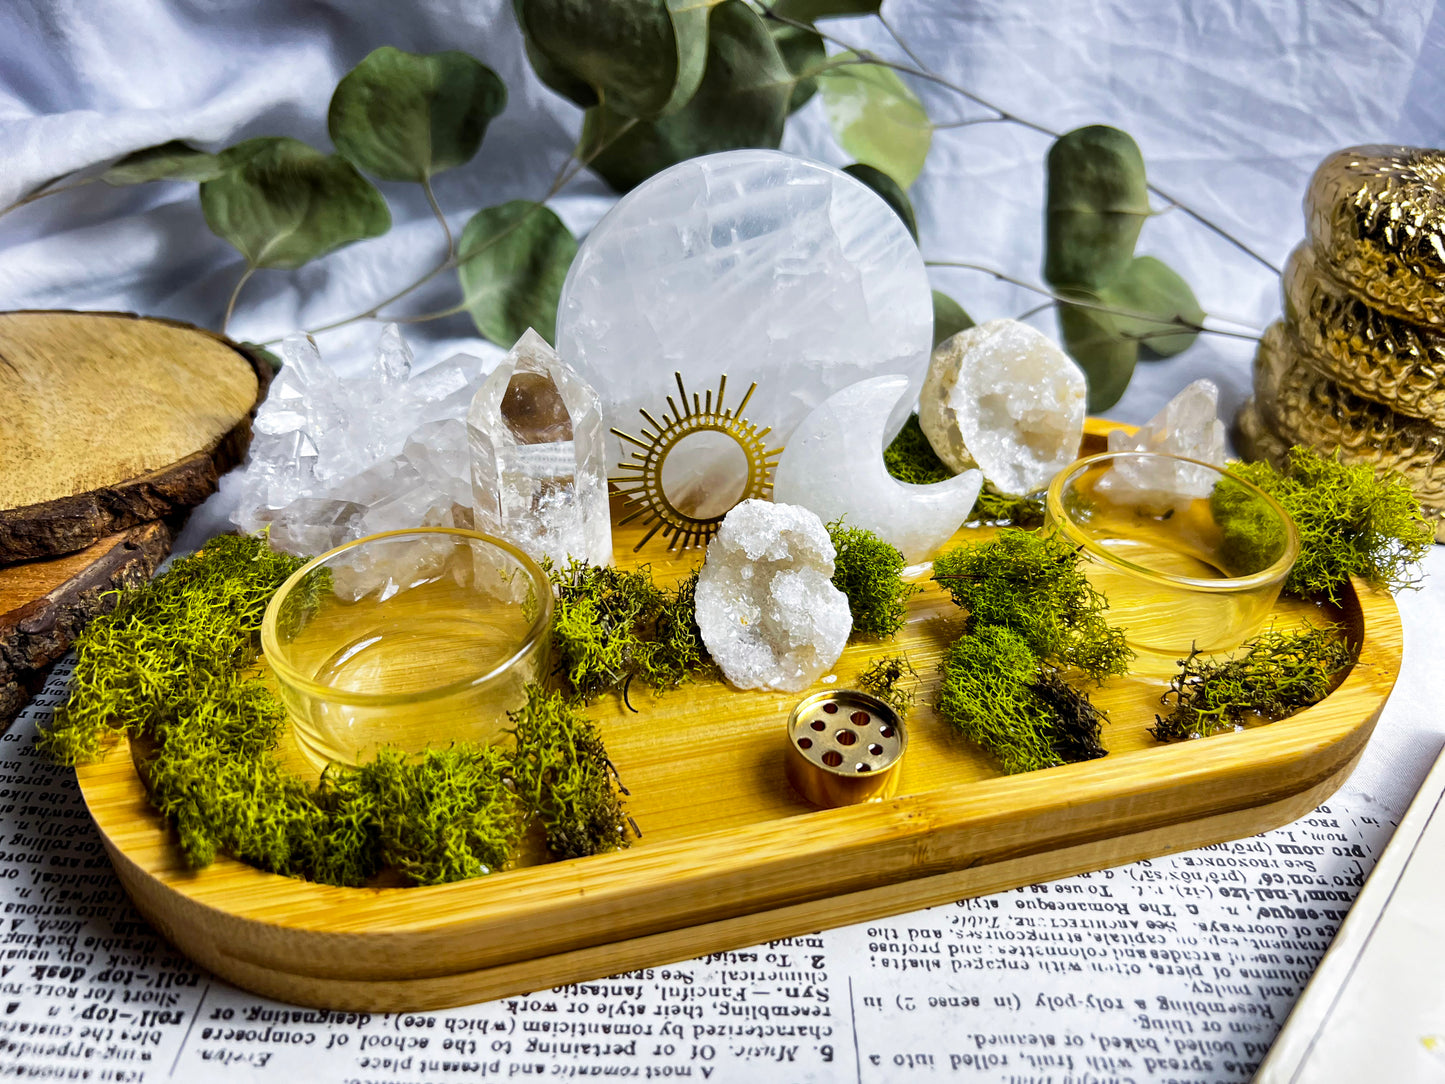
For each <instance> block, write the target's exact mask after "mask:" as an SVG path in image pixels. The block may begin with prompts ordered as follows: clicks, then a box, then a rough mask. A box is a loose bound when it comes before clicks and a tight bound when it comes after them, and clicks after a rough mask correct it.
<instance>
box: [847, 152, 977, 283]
mask: <svg viewBox="0 0 1445 1084" xmlns="http://www.w3.org/2000/svg"><path fill="white" fill-rule="evenodd" d="M843 172H844V173H846V174H848V175H849V176H850V177H852V178H854V179H855V180H859V181H862V182H863V183H864V184H866V185H867V186H868V187H869V188H871V189H873V191H874V192H877V193H878V195H880V196H882V197H883V202H884V203H886V204H888V206H889V207H892V208H893V213H894V214H896V215H897V216H898V217H899V218H901V219H902V220H903V224H904V225H905V226H907V227H908V232H909V233H910V234H911V235H912V236H913V243H914V244H917V243H918V221H917V219H915V218H914V217H913V204H912V202H910V201H909V199H908V193H907V192H905V191H903V189H901V188H899V187H898V182H897V181H895V180H894V179H893V178H892V177H890V176H888V174H886V173H884V172H883V171H882V170H881V169H875V168H874V167H873V166H869V165H864V164H863V163H862V162H855V163H853V165H851V166H844V167H843ZM960 311H961V310H960Z"/></svg>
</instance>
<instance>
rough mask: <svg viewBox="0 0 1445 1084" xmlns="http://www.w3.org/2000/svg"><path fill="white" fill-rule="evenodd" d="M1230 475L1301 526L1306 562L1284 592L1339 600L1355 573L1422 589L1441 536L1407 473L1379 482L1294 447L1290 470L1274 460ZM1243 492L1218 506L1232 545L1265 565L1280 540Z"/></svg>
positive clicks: (1218, 497)
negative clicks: (1424, 569)
mask: <svg viewBox="0 0 1445 1084" xmlns="http://www.w3.org/2000/svg"><path fill="white" fill-rule="evenodd" d="M1230 470H1231V471H1233V472H1234V473H1235V474H1237V475H1238V476H1239V477H1241V478H1243V479H1244V480H1245V481H1248V482H1252V483H1253V484H1254V485H1256V486H1258V487H1259V488H1260V489H1262V490H1264V491H1265V492H1266V493H1268V494H1269V495H1270V496H1271V497H1273V498H1274V499H1275V500H1277V501H1278V502H1279V503H1280V504H1281V505H1283V506H1284V509H1285V511H1287V512H1288V513H1289V514H1290V517H1291V518H1292V519H1293V520H1294V522H1295V526H1296V527H1297V528H1298V529H1299V534H1300V555H1299V560H1298V561H1296V562H1295V565H1294V568H1293V570H1291V572H1290V575H1289V579H1288V580H1286V581H1285V587H1284V589H1285V590H1286V591H1288V592H1289V593H1291V594H1295V595H1301V596H1306V597H1308V596H1314V595H1324V596H1326V597H1327V598H1329V599H1331V600H1332V601H1338V599H1339V591H1340V588H1341V587H1343V586H1344V584H1345V582H1346V581H1347V580H1348V579H1349V577H1351V576H1359V577H1361V578H1362V579H1364V580H1365V581H1366V582H1368V583H1371V584H1373V585H1375V586H1377V587H1384V588H1388V589H1389V590H1391V591H1398V590H1400V589H1402V588H1405V587H1416V586H1418V585H1419V582H1420V575H1419V563H1420V561H1421V560H1422V559H1423V558H1424V556H1425V554H1426V553H1428V552H1429V551H1430V547H1431V545H1432V543H1433V542H1434V531H1433V529H1432V528H1431V526H1430V524H1429V522H1428V521H1427V520H1426V519H1425V517H1424V515H1423V514H1422V513H1421V511H1420V503H1419V501H1417V500H1416V499H1415V496H1414V494H1413V493H1412V492H1411V491H1410V487H1409V484H1408V483H1407V482H1406V481H1405V480H1404V479H1403V478H1401V477H1400V476H1398V475H1389V476H1387V477H1384V478H1376V477H1375V475H1374V472H1373V471H1372V470H1371V469H1370V467H1369V466H1368V465H1366V464H1356V465H1354V466H1347V465H1346V464H1344V463H1342V462H1340V460H1339V458H1338V457H1331V456H1323V455H1320V454H1319V453H1318V452H1315V451H1313V450H1312V449H1309V448H1305V447H1302V446H1297V447H1294V448H1291V449H1290V453H1289V458H1288V460H1287V461H1286V463H1285V465H1284V469H1283V470H1276V469H1275V468H1274V467H1272V466H1270V465H1269V464H1268V463H1235V464H1232V465H1231V466H1230ZM1237 490H1238V487H1237V486H1235V487H1229V486H1227V485H1226V484H1225V483H1221V484H1220V485H1219V486H1218V487H1216V489H1215V494H1214V496H1213V497H1212V498H1211V504H1212V505H1213V507H1214V512H1215V516H1216V518H1217V519H1219V520H1220V521H1221V526H1222V527H1223V529H1224V532H1225V536H1226V539H1227V540H1230V543H1231V545H1233V546H1235V547H1236V548H1237V550H1238V551H1240V552H1242V553H1244V554H1245V555H1246V556H1247V555H1249V554H1250V553H1251V552H1253V553H1254V554H1255V556H1254V557H1253V559H1254V560H1255V561H1259V560H1262V559H1263V557H1264V555H1266V554H1267V553H1268V552H1269V550H1270V547H1271V546H1273V545H1275V542H1276V540H1275V538H1274V536H1273V535H1272V534H1271V533H1270V531H1269V529H1268V528H1267V527H1262V526H1261V524H1260V517H1259V514H1258V512H1257V511H1250V509H1249V508H1248V506H1247V504H1246V503H1245V502H1243V501H1242V500H1241V498H1240V497H1239V495H1238V493H1237V492H1235V491H1237ZM1265 564H1268V562H1265ZM1259 567H1264V565H1260V566H1259Z"/></svg>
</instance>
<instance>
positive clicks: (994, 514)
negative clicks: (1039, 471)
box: [968, 483, 1044, 531]
mask: <svg viewBox="0 0 1445 1084" xmlns="http://www.w3.org/2000/svg"><path fill="white" fill-rule="evenodd" d="M968 522H970V523H988V524H995V525H998V526H1009V527H1021V528H1023V529H1024V530H1026V531H1032V530H1036V529H1038V528H1039V527H1042V526H1043V525H1044V495H1043V494H1042V493H1036V494H1034V495H1032V496H1028V497H1010V496H1007V495H1006V494H1003V493H998V492H995V491H994V490H993V489H992V488H991V487H990V486H989V485H988V484H987V483H985V484H984V487H983V489H981V490H980V491H979V494H978V500H976V501H975V502H974V504H973V511H972V512H970V513H969V514H968Z"/></svg>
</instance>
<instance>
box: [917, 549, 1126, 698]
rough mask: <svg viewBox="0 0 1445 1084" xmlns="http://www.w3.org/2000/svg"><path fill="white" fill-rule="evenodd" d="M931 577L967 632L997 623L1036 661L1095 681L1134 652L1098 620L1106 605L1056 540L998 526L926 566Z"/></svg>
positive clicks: (1071, 552) (1117, 668)
mask: <svg viewBox="0 0 1445 1084" xmlns="http://www.w3.org/2000/svg"><path fill="white" fill-rule="evenodd" d="M933 578H934V579H935V580H937V581H938V582H939V583H941V584H942V585H943V586H944V588H946V589H947V590H948V592H949V594H951V595H952V596H953V601H954V602H956V603H958V605H960V606H962V607H964V608H965V609H967V610H968V613H969V617H968V627H969V630H970V631H974V630H976V629H978V628H979V627H980V626H984V625H998V626H1002V627H1003V628H1006V629H1009V630H1010V631H1012V632H1013V633H1015V634H1016V635H1017V636H1019V637H1020V638H1021V639H1022V640H1023V641H1024V643H1025V644H1027V646H1028V648H1029V650H1030V651H1031V652H1032V653H1033V654H1034V655H1035V656H1036V657H1037V658H1038V659H1040V660H1047V661H1051V662H1054V663H1057V664H1058V665H1060V666H1065V667H1070V666H1072V667H1077V668H1078V669H1080V670H1082V671H1083V672H1084V673H1086V674H1088V675H1089V677H1091V678H1092V679H1094V681H1096V682H1102V681H1103V680H1104V679H1105V678H1106V677H1108V676H1109V675H1110V674H1122V673H1124V671H1125V670H1126V669H1127V667H1128V664H1129V660H1130V659H1132V658H1133V657H1134V653H1133V652H1132V651H1130V650H1129V648H1128V647H1127V646H1126V645H1125V643H1124V634H1123V633H1122V632H1121V631H1120V630H1118V629H1115V628H1113V627H1111V626H1110V625H1109V624H1108V622H1106V621H1105V620H1104V611H1105V610H1107V609H1108V608H1109V603H1108V600H1106V599H1105V598H1104V596H1103V595H1102V594H1100V593H1099V592H1098V591H1097V590H1096V589H1095V588H1094V586H1093V585H1092V584H1091V583H1089V581H1088V580H1087V579H1086V578H1085V577H1084V574H1083V572H1082V571H1081V570H1080V568H1079V555H1078V554H1077V553H1076V552H1075V550H1074V548H1073V547H1072V546H1070V545H1069V544H1068V542H1066V541H1065V540H1064V539H1063V538H1061V537H1060V536H1059V535H1057V534H1052V533H1050V534H1046V535H1040V534H1034V533H1032V532H1029V531H1022V530H1018V529H1016V528H1005V529H1004V530H1002V531H1000V532H999V533H998V534H997V535H995V536H994V538H993V539H992V540H991V541H988V542H978V543H973V544H970V545H965V546H959V547H958V548H956V549H953V550H950V551H949V552H947V553H945V554H943V555H941V556H940V557H939V558H938V559H937V560H935V561H934V562H933Z"/></svg>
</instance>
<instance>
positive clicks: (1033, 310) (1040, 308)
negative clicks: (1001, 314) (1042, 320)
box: [1014, 298, 1058, 320]
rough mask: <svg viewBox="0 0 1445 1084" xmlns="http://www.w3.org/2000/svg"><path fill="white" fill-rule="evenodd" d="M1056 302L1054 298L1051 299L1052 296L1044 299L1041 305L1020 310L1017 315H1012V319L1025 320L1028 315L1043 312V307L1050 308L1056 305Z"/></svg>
mask: <svg viewBox="0 0 1445 1084" xmlns="http://www.w3.org/2000/svg"><path fill="white" fill-rule="evenodd" d="M1057 304H1058V302H1057V301H1055V300H1053V299H1052V298H1050V299H1049V300H1048V301H1045V302H1044V303H1043V304H1042V305H1035V306H1034V307H1033V308H1031V309H1029V310H1028V312H1021V313H1019V314H1018V315H1017V316H1015V317H1014V319H1015V320H1027V319H1028V318H1029V317H1030V316H1037V315H1038V314H1039V313H1041V312H1043V311H1044V310H1045V309H1051V308H1053V307H1054V306H1055V305H1057Z"/></svg>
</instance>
